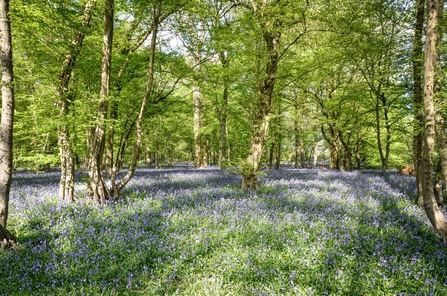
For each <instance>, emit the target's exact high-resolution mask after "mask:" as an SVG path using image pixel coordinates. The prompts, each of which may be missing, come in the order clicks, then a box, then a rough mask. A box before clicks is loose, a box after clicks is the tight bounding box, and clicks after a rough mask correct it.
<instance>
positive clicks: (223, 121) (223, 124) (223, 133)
mask: <svg viewBox="0 0 447 296" xmlns="http://www.w3.org/2000/svg"><path fill="white" fill-rule="evenodd" d="M219 57H220V61H221V63H222V68H223V71H224V73H225V74H224V77H223V94H222V105H221V108H220V114H219V119H220V146H219V166H220V167H222V165H225V164H226V163H227V162H228V161H229V159H228V158H227V149H228V139H227V133H228V131H227V112H228V111H227V110H228V93H229V77H228V75H227V73H226V71H227V69H228V67H229V65H230V59H229V58H228V57H227V55H226V54H225V53H224V52H220V53H219Z"/></svg>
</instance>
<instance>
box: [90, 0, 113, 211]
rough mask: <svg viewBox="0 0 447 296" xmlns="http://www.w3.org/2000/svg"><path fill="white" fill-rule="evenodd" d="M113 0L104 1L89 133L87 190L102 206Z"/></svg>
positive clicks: (104, 185) (104, 194)
mask: <svg viewBox="0 0 447 296" xmlns="http://www.w3.org/2000/svg"><path fill="white" fill-rule="evenodd" d="M114 5H115V3H114V0H106V1H105V12H104V41H103V48H102V53H103V56H102V63H101V90H100V94H99V106H98V115H97V119H98V124H97V125H96V127H94V128H93V129H92V131H91V132H90V133H91V135H90V141H89V146H90V147H89V149H88V150H89V162H88V174H89V190H90V191H91V192H90V193H91V195H92V197H93V200H95V201H96V202H97V203H98V204H104V203H105V199H106V198H108V197H109V195H110V194H109V192H108V188H107V185H106V184H105V181H104V178H103V175H102V166H103V153H104V146H105V140H106V120H107V112H108V106H109V98H108V96H109V89H110V71H111V66H112V65H111V64H112V44H113V18H114Z"/></svg>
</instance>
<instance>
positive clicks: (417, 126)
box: [412, 0, 425, 206]
mask: <svg viewBox="0 0 447 296" xmlns="http://www.w3.org/2000/svg"><path fill="white" fill-rule="evenodd" d="M424 4H425V0H416V24H415V28H414V44H413V52H412V62H413V105H414V106H413V109H414V123H413V166H414V171H415V175H416V184H417V185H418V199H417V203H418V205H420V206H422V204H423V200H424V196H423V194H422V193H423V189H422V187H421V185H422V182H421V181H420V179H421V178H422V176H421V170H420V163H421V153H422V139H423V124H424V122H423V121H424V119H423V113H422V112H423V92H424V90H423V85H422V78H423V77H422V67H423V65H422V64H423V63H422V49H423V41H422V37H423V29H424V13H425V5H424Z"/></svg>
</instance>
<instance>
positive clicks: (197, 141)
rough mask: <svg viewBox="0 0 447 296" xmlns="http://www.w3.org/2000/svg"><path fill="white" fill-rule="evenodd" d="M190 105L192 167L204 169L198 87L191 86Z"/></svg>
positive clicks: (199, 91) (200, 99)
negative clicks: (192, 145)
mask: <svg viewBox="0 0 447 296" xmlns="http://www.w3.org/2000/svg"><path fill="white" fill-rule="evenodd" d="M198 71H200V70H198ZM192 105H193V113H194V160H195V161H194V166H195V167H196V168H202V167H204V163H203V162H204V161H203V151H202V135H201V130H200V128H201V127H202V112H201V109H202V91H201V89H200V86H198V85H194V86H193V90H192Z"/></svg>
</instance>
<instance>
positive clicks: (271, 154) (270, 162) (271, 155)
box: [268, 141, 275, 169]
mask: <svg viewBox="0 0 447 296" xmlns="http://www.w3.org/2000/svg"><path fill="white" fill-rule="evenodd" d="M274 154H275V141H272V144H271V146H270V151H269V164H268V167H269V169H273V158H274Z"/></svg>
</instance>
